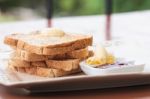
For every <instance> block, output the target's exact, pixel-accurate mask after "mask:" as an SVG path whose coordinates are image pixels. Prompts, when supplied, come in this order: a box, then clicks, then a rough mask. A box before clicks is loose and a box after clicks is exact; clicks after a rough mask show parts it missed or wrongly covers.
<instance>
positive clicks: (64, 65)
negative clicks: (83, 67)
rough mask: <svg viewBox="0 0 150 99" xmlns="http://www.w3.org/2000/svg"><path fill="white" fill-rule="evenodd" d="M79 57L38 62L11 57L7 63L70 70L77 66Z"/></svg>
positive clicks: (17, 65) (16, 65)
mask: <svg viewBox="0 0 150 99" xmlns="http://www.w3.org/2000/svg"><path fill="white" fill-rule="evenodd" d="M79 62H80V60H79V59H67V60H46V61H38V62H28V61H24V60H20V59H19V58H16V57H15V58H12V59H10V60H9V64H10V65H13V66H15V67H32V66H34V67H47V68H53V69H60V70H64V71H72V70H75V69H77V68H78V67H79Z"/></svg>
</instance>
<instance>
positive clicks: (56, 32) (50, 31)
mask: <svg viewBox="0 0 150 99" xmlns="http://www.w3.org/2000/svg"><path fill="white" fill-rule="evenodd" d="M41 35H44V36H52V37H62V36H64V35H65V32H64V31H62V30H61V29H57V28H46V29H43V30H41Z"/></svg>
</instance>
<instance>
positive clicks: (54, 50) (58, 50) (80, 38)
mask: <svg viewBox="0 0 150 99" xmlns="http://www.w3.org/2000/svg"><path fill="white" fill-rule="evenodd" d="M19 35H21V34H19ZM23 35H24V34H23ZM16 36H17V34H16ZM24 36H25V35H24ZM27 36H29V35H27ZM32 36H33V35H32ZM71 37H75V38H76V39H75V40H73V41H69V42H67V43H59V44H55V45H53V44H49V45H43V46H37V45H32V44H30V43H27V41H24V40H21V37H20V38H17V37H16V38H15V35H9V36H6V37H5V39H4V43H5V44H7V45H10V46H16V48H17V49H22V50H26V51H28V52H31V53H36V54H39V55H56V54H63V53H66V52H69V51H73V50H76V49H82V48H85V47H87V46H90V45H92V41H93V37H92V36H89V35H77V36H75V35H71ZM22 38H23V37H22Z"/></svg>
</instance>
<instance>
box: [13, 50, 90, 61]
mask: <svg viewBox="0 0 150 99" xmlns="http://www.w3.org/2000/svg"><path fill="white" fill-rule="evenodd" d="M14 56H18V57H19V58H20V59H21V60H25V61H29V62H37V61H45V60H48V59H54V60H55V59H81V60H83V59H85V58H87V57H88V56H89V51H88V48H83V49H79V50H74V51H71V52H68V53H65V54H58V55H38V54H35V53H30V52H27V51H24V50H19V49H17V50H16V51H15V52H14V54H13V56H12V57H14Z"/></svg>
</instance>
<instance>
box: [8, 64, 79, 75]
mask: <svg viewBox="0 0 150 99" xmlns="http://www.w3.org/2000/svg"><path fill="white" fill-rule="evenodd" d="M8 69H10V70H13V71H17V72H23V73H27V74H30V75H36V76H41V77H50V78H53V77H61V76H66V75H70V74H74V73H79V72H81V70H80V69H79V68H77V69H75V70H72V71H63V70H59V69H52V68H45V67H34V66H31V67H15V66H13V65H9V67H8Z"/></svg>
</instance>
